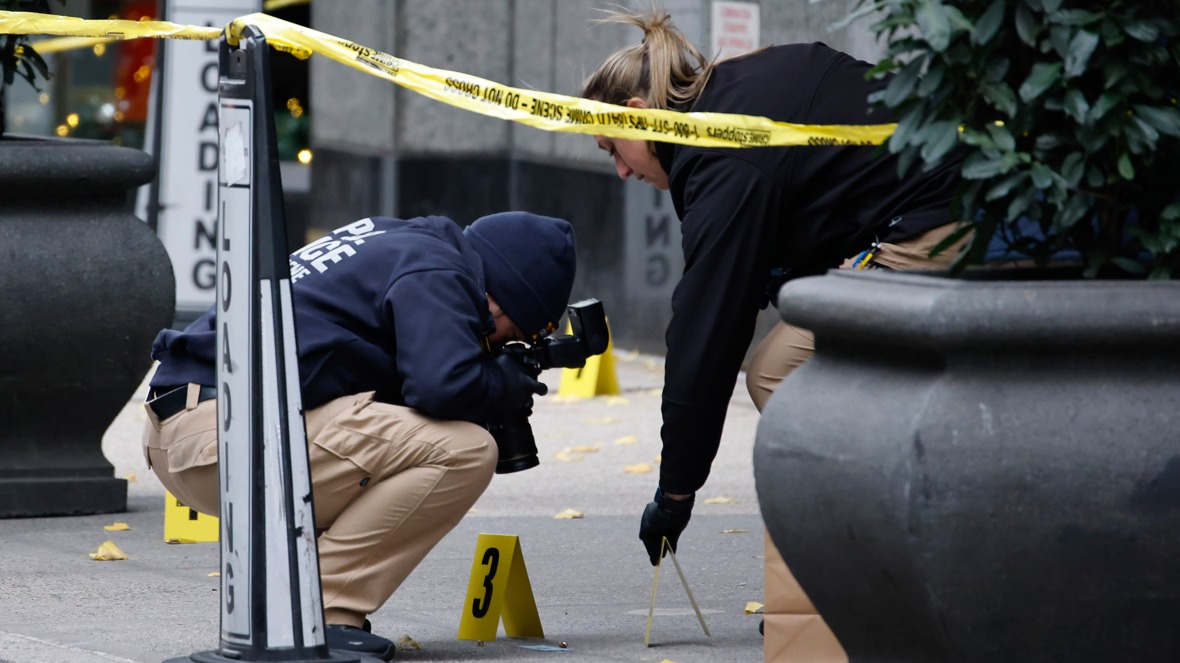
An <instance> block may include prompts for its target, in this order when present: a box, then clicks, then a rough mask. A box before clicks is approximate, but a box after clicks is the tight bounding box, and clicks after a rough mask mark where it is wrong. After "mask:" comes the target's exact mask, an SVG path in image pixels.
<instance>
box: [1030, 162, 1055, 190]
mask: <svg viewBox="0 0 1180 663" xmlns="http://www.w3.org/2000/svg"><path fill="white" fill-rule="evenodd" d="M1032 180H1033V186H1035V187H1036V188H1038V189H1048V188H1049V187H1050V186H1051V185H1052V184H1053V170H1052V169H1051V168H1049V167H1048V166H1046V165H1045V164H1043V163H1041V162H1040V161H1038V162H1036V163H1034V164H1033V167H1032Z"/></svg>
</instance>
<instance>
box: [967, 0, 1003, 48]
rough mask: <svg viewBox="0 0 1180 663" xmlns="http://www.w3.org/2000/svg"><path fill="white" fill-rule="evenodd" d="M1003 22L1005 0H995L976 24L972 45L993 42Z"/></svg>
mask: <svg viewBox="0 0 1180 663" xmlns="http://www.w3.org/2000/svg"><path fill="white" fill-rule="evenodd" d="M1003 22H1004V0H995V2H993V3H992V4H991V6H990V7H988V8H987V11H985V12H983V15H982V16H980V17H979V20H978V21H976V22H975V32H974V34H972V35H971V41H972V43H975V44H986V43H988V42H989V41H991V40H992V37H994V36H996V32H998V31H999V29H1000V25H1001V24H1003Z"/></svg>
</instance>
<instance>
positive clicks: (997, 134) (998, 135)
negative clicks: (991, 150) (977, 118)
mask: <svg viewBox="0 0 1180 663" xmlns="http://www.w3.org/2000/svg"><path fill="white" fill-rule="evenodd" d="M987 133H988V135H990V136H991V137H992V140H993V141H995V142H996V147H998V148H1000V149H1001V150H1004V151H1005V152H1011V151H1012V150H1015V149H1016V138H1014V137H1013V136H1012V131H1010V130H1009V129H1008V127H1007V126H998V125H995V124H989V125H987Z"/></svg>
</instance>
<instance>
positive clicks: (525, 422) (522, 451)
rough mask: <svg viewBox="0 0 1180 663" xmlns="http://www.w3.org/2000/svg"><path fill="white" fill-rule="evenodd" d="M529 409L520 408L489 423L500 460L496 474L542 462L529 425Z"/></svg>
mask: <svg viewBox="0 0 1180 663" xmlns="http://www.w3.org/2000/svg"><path fill="white" fill-rule="evenodd" d="M529 413H530V411H529V410H527V409H526V410H520V411H518V412H513V413H510V414H508V415H505V416H504V417H503V418H501V419H499V420H497V421H493V422H490V423H488V430H489V431H490V432H491V434H492V437H493V438H495V440H496V447H497V448H498V449H499V451H500V460H499V461H497V462H496V474H512V473H513V472H523V471H524V470H527V469H529V468H532V467H536V466H538V465H540V464H541V460H540V459H539V458H537V442H536V440H535V439H534V438H533V428H532V426H530V425H529Z"/></svg>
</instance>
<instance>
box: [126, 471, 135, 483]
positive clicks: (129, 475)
mask: <svg viewBox="0 0 1180 663" xmlns="http://www.w3.org/2000/svg"><path fill="white" fill-rule="evenodd" d="M123 478H124V479H126V480H127V481H128V483H135V482H136V481H139V477H137V476H135V472H128V473H127V474H124V475H123Z"/></svg>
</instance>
